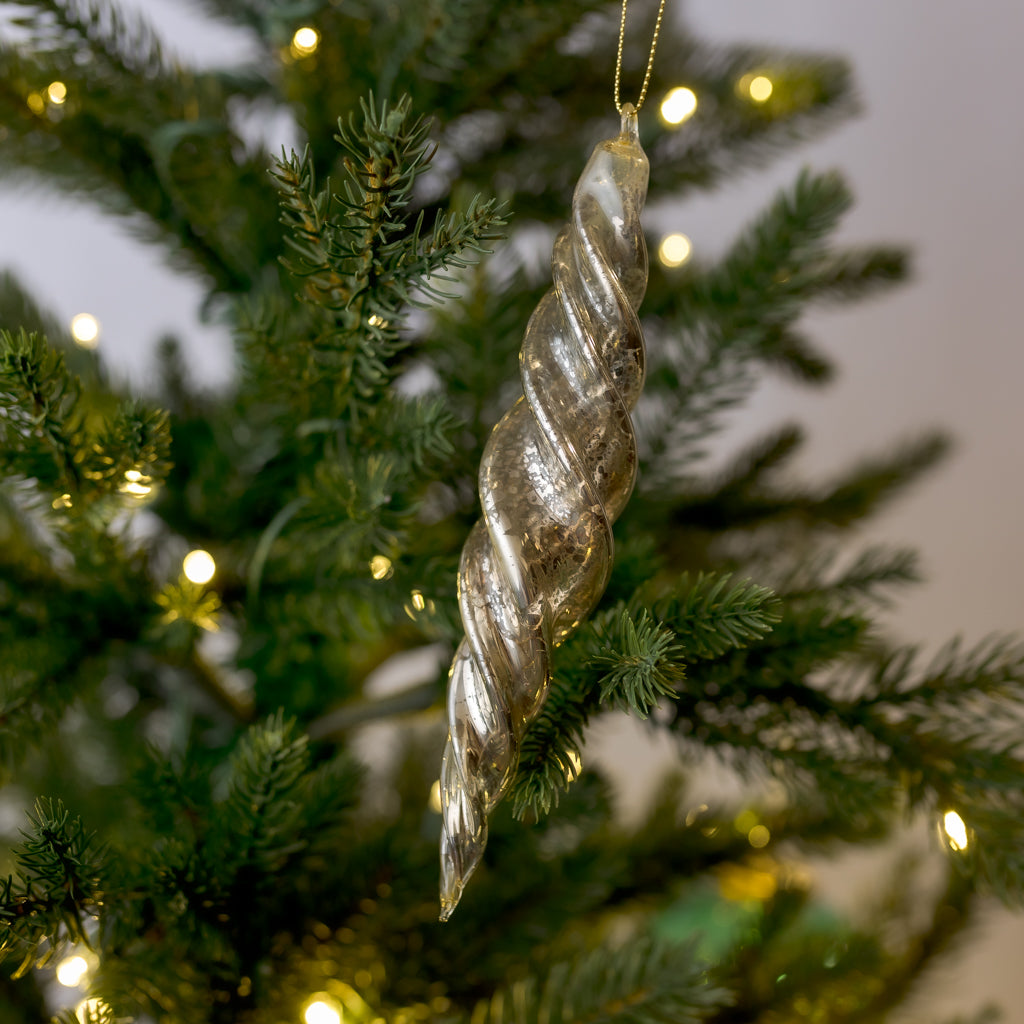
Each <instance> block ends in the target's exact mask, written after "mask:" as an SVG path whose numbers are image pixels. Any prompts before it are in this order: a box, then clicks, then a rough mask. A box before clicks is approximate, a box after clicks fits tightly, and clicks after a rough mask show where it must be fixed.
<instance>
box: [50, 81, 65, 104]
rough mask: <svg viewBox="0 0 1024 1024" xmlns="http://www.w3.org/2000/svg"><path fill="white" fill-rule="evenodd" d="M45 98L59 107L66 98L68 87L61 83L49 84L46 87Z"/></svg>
mask: <svg viewBox="0 0 1024 1024" xmlns="http://www.w3.org/2000/svg"><path fill="white" fill-rule="evenodd" d="M46 98H47V99H48V100H49V101H50V102H51V103H53V104H54V105H55V106H58V107H59V106H60V105H61V104H62V103H63V102H64V101H65V100H66V99H67V98H68V87H67V86H66V85H65V84H64V83H63V82H51V83H50V84H49V85H48V86H47V87H46Z"/></svg>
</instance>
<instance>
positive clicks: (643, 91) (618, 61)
mask: <svg viewBox="0 0 1024 1024" xmlns="http://www.w3.org/2000/svg"><path fill="white" fill-rule="evenodd" d="M628 3H629V0H622V21H621V22H619V52H618V55H617V56H616V58H615V109H616V110H617V111H618V112H619V113H620V114H621V113H622V101H621V100H620V99H619V83H620V82H621V80H622V44H623V42H624V41H625V38H626V5H627V4H628ZM664 14H665V0H661V2H660V3H659V4H658V20H657V21H656V22H655V23H654V36H653V38H652V39H651V52H650V54H649V55H648V57H647V70H646V71H645V72H644V84H643V86H641V88H640V99H638V100H637V101H636V108H635V109H636V110H639V109H640V108H641V107H642V106H643V105H644V100H645V99H646V98H647V86H648V85H650V84H651V68H653V67H654V51H655V50H656V49H657V48H658V36H659V35H661V19H662V17H663V16H664Z"/></svg>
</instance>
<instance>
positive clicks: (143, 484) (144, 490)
mask: <svg viewBox="0 0 1024 1024" xmlns="http://www.w3.org/2000/svg"><path fill="white" fill-rule="evenodd" d="M149 481H150V478H149V477H148V476H144V475H143V474H142V473H141V472H139V470H137V469H128V470H125V474H124V482H123V483H122V484H121V486H120V488H118V489H119V490H120V492H121V493H122V494H130V495H132V497H134V498H144V497H146V495H147V494H150V493H152V491H153V487H152V485H151V484H150V482H149Z"/></svg>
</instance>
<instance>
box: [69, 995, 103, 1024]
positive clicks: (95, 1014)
mask: <svg viewBox="0 0 1024 1024" xmlns="http://www.w3.org/2000/svg"><path fill="white" fill-rule="evenodd" d="M106 1009H107V1004H106V1003H105V1002H103V1000H102V999H83V1000H82V1001H81V1002H80V1003H79V1004H78V1005H77V1006H76V1007H75V1016H76V1017H77V1018H78V1019H79V1021H81V1024H89V1022H90V1021H92V1020H96V1019H97V1018H99V1016H100V1014H102V1013H104V1012H105V1011H106Z"/></svg>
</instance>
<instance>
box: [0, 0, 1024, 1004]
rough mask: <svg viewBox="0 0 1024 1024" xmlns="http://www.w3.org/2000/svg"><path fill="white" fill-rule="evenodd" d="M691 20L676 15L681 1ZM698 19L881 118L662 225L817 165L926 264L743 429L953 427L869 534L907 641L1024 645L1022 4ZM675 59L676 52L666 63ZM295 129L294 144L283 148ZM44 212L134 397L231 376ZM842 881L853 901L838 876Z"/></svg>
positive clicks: (192, 334) (224, 38) (41, 275)
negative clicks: (916, 561) (907, 572)
mask: <svg viewBox="0 0 1024 1024" xmlns="http://www.w3.org/2000/svg"><path fill="white" fill-rule="evenodd" d="M134 2H135V5H137V6H139V7H141V8H143V9H144V10H145V11H146V13H147V14H149V15H150V16H151V17H152V18H154V20H156V21H157V22H158V23H159V24H161V25H163V26H165V27H166V28H167V30H168V32H169V34H170V36H171V38H172V39H174V40H175V41H176V45H177V47H178V49H179V51H180V52H182V53H184V54H188V55H189V56H190V57H191V58H192V59H195V60H198V61H201V62H203V61H210V60H215V59H216V60H220V59H224V58H225V55H233V54H239V53H243V52H244V45H243V44H242V43H241V42H240V40H239V38H238V37H236V36H234V35H233V34H232V33H230V32H228V31H227V30H226V29H224V28H222V27H219V26H212V27H211V26H202V25H201V23H200V22H198V20H196V19H195V18H194V17H192V16H191V15H190V12H189V8H188V7H187V6H186V5H184V4H181V3H180V0H179V2H178V3H172V2H170V0H134ZM673 3H675V5H676V7H675V9H676V11H677V12H678V10H680V9H681V7H682V4H681V3H679V0H670V4H673ZM686 9H687V15H688V20H689V23H690V24H691V25H692V27H693V28H695V29H696V30H697V31H698V32H699V33H700V34H702V35H704V36H707V37H709V38H711V39H713V40H720V41H747V42H751V43H775V44H778V45H780V46H783V47H788V48H793V49H798V48H806V49H809V50H819V51H829V52H835V53H841V54H844V55H846V56H847V57H849V58H850V59H851V60H852V62H853V65H854V68H855V70H856V72H857V77H858V81H859V83H860V87H861V92H862V97H863V100H864V106H865V111H866V113H865V116H864V117H863V118H862V119H860V120H859V121H857V122H855V123H853V124H850V125H847V126H845V127H843V128H842V129H841V130H839V131H838V132H836V133H834V134H833V135H832V136H830V137H828V138H827V139H825V140H824V141H822V142H819V143H816V144H814V145H811V146H808V147H805V148H804V149H802V150H801V151H799V152H798V153H797V154H796V155H794V156H791V157H789V158H787V159H786V160H785V161H783V162H782V163H779V164H776V165H773V167H772V168H771V170H770V171H769V172H767V173H756V174H750V175H749V176H748V177H747V178H745V179H743V180H741V181H739V182H737V183H734V184H733V185H731V186H730V187H728V188H727V189H726V190H724V191H723V193H722V194H721V195H718V196H714V197H710V198H707V199H700V200H696V201H694V202H692V203H689V204H687V205H685V206H684V207H682V208H680V209H679V210H678V211H676V212H674V213H673V214H672V221H673V222H672V223H671V224H665V225H664V227H665V228H666V229H669V228H672V229H675V230H682V231H685V232H686V233H687V234H689V235H690V236H691V237H692V238H693V240H694V242H695V244H696V246H697V248H698V249H704V250H718V249H720V248H721V247H722V246H723V245H724V244H725V242H726V241H727V240H728V239H729V238H730V237H731V236H732V235H733V233H734V232H735V230H736V229H737V228H738V226H739V225H740V224H741V223H742V222H743V221H744V220H745V219H746V218H747V216H749V215H750V214H751V213H752V212H753V211H755V210H756V209H758V208H759V207H760V206H761V205H763V203H764V201H765V200H766V199H767V198H768V197H769V195H770V194H771V193H772V192H773V191H774V189H775V188H777V187H778V186H780V185H782V184H784V183H787V182H789V181H791V180H792V178H793V176H794V175H795V173H796V170H797V168H798V167H799V166H801V165H802V164H804V163H809V164H811V165H813V166H815V167H819V168H823V167H833V166H834V167H839V168H841V169H842V170H843V172H844V173H845V174H846V176H847V178H848V179H849V180H850V181H851V183H852V185H853V188H854V191H855V193H856V195H857V197H858V204H857V206H856V208H855V209H854V211H853V212H852V214H851V215H850V216H849V217H848V218H847V220H846V222H845V227H844V231H843V237H844V238H845V239H846V240H848V241H851V242H858V241H862V242H867V241H881V240H888V241H897V242H904V243H909V244H910V245H912V246H913V247H914V249H915V250H916V253H917V268H918V273H917V279H916V281H915V283H913V284H912V285H910V286H909V287H906V288H904V289H903V290H901V291H899V292H897V293H894V294H893V295H891V296H889V297H886V298H885V299H883V300H879V301H876V302H874V303H871V304H867V305H863V306H860V307H851V308H848V309H844V310H842V311H839V312H836V313H832V314H821V315H817V316H816V317H815V318H814V321H813V328H814V331H815V333H816V335H817V337H818V338H819V339H820V340H821V341H823V343H824V344H825V346H826V347H827V349H828V351H829V352H831V353H832V354H833V355H834V356H835V357H836V359H837V361H838V362H839V364H840V366H841V367H842V377H841V380H840V382H839V384H838V385H837V386H835V387H833V388H831V389H829V390H827V391H826V392H824V393H821V394H817V395H808V394H807V393H805V392H800V391H797V390H795V389H787V388H786V387H784V386H782V385H773V386H770V387H767V388H765V389H763V391H762V392H761V393H760V394H759V395H758V397H757V399H756V401H755V402H754V403H753V405H752V407H750V408H749V409H747V410H746V411H745V412H744V414H743V416H744V421H743V424H742V428H743V430H744V431H747V432H753V430H754V429H755V427H756V426H758V425H765V424H769V423H774V422H777V421H778V420H781V419H789V418H798V419H800V420H802V421H803V422H804V423H805V424H806V425H807V426H808V428H809V432H810V435H811V438H812V442H811V444H810V446H809V450H808V453H807V455H806V457H805V459H804V462H803V468H804V469H805V470H806V471H807V473H808V474H814V475H816V476H820V475H821V474H822V473H826V472H828V471H831V470H832V469H834V468H836V467H838V466H839V465H840V464H842V463H843V462H844V461H845V460H847V459H849V458H852V457H855V456H856V455H857V454H859V453H861V452H863V451H866V450H872V449H877V448H878V447H879V446H884V444H885V443H886V442H887V441H889V440H891V439H892V438H894V437H897V436H905V435H907V434H908V433H912V432H914V431H915V429H917V428H919V427H922V426H927V425H934V424H939V425H942V426H944V427H946V428H947V429H948V430H950V431H951V432H952V433H953V434H954V435H955V436H956V437H957V438H958V440H959V447H958V450H957V453H956V457H955V459H954V460H953V461H952V462H951V463H950V464H949V465H948V466H947V467H946V468H945V469H944V470H943V471H941V472H940V473H938V474H936V475H935V477H934V478H933V479H931V480H929V481H927V482H926V483H925V484H923V485H922V486H920V487H919V489H918V490H917V491H915V492H914V493H913V495H912V496H911V497H909V498H908V499H907V500H905V501H903V502H902V503H901V504H900V505H899V507H898V508H897V509H895V510H894V511H892V512H891V513H889V514H888V515H887V516H886V517H885V519H884V520H883V521H882V522H881V523H879V524H878V525H877V526H876V527H873V529H872V538H879V537H884V538H885V539H886V540H889V541H891V542H893V543H911V544H915V545H917V546H918V547H919V548H920V549H921V550H922V552H923V555H924V559H925V564H926V568H927V571H928V576H929V579H930V583H929V585H928V586H927V587H925V588H922V589H919V590H918V591H916V592H913V593H911V594H909V595H908V597H907V599H906V600H905V601H904V602H903V604H902V606H901V607H900V609H899V610H898V611H897V612H896V613H895V615H894V618H893V623H894V626H895V627H896V628H897V629H898V630H899V631H900V632H901V633H902V634H903V635H904V636H905V637H906V638H908V639H911V640H917V641H921V642H922V643H924V644H926V645H934V644H935V643H937V642H939V641H941V640H942V639H944V638H946V637H948V636H950V635H951V634H953V633H956V632H962V633H963V634H964V635H965V636H966V638H967V639H969V640H974V639H978V638H979V637H981V636H982V635H983V634H985V633H987V632H989V631H992V630H1013V629H1019V628H1020V627H1021V626H1022V624H1024V615H1022V607H1021V600H1020V597H1019V589H1020V580H1021V577H1022V576H1024V544H1022V543H1021V540H1020V527H1021V522H1020V520H1021V511H1022V509H1024V475H1022V473H1021V455H1020V438H1019V433H1020V424H1021V422H1022V417H1021V413H1020V396H1019V393H1020V388H1021V380H1022V376H1024V372H1022V371H1024V352H1022V346H1021V343H1020V341H1021V339H1020V330H1019V322H1020V315H1019V312H1018V307H1019V305H1020V288H1021V283H1020V279H1021V271H1022V260H1021V255H1020V247H1021V239H1022V237H1024V203H1022V202H1021V200H1020V198H1019V192H1020V187H1021V179H1022V167H1024V128H1022V119H1021V114H1020V99H1021V93H1022V91H1024V76H1022V74H1021V71H1020V66H1021V61H1020V50H1021V40H1022V39H1024V4H1019V3H1016V2H1015V0H979V2H977V3H974V4H970V5H968V4H964V3H960V2H957V0H930V2H925V0H864V2H861V3H857V4H853V3H847V2H842V3H841V2H838V0H833V2H829V0H773V2H771V3H754V2H752V0H691V2H689V3H687V4H686ZM670 60H671V55H670V53H668V52H667V51H665V52H662V53H661V54H660V55H659V61H670ZM272 130H274V129H272ZM276 131H277V132H278V136H277V138H276V139H275V141H277V142H280V141H284V139H283V138H282V137H281V129H280V128H278V129H276ZM652 185H653V187H654V188H656V187H657V183H656V182H655V183H652ZM30 199H31V200H32V201H30ZM40 199H41V196H39V195H35V196H31V197H30V196H29V195H27V194H25V193H22V194H18V195H12V194H10V192H9V191H8V192H5V193H2V194H0V266H2V265H12V264H13V265H15V266H16V267H17V268H18V269H19V270H20V271H21V272H22V274H23V276H24V278H25V279H26V280H27V281H28V282H29V283H30V284H31V285H32V286H33V287H34V288H35V289H36V290H37V292H38V294H40V295H42V296H45V297H46V298H47V299H48V300H49V301H51V303H52V305H53V306H54V308H55V309H56V310H57V311H58V312H60V313H61V314H62V315H63V316H65V317H66V318H70V317H71V315H72V314H74V313H76V312H79V311H82V310H88V311H90V312H93V313H94V314H96V315H97V316H98V317H99V318H100V320H101V321H102V323H103V329H104V334H103V341H102V345H103V351H104V354H105V356H106V358H107V359H108V361H109V363H110V364H111V365H112V366H113V367H115V368H117V370H118V371H119V372H121V373H123V374H125V375H127V376H129V377H131V378H132V379H134V380H137V381H143V380H145V378H146V376H147V367H148V365H149V359H150V351H151V346H152V343H153V341H154V339H155V337H156V336H157V335H158V333H160V332H161V331H164V330H174V331H176V332H178V333H179V334H181V335H182V336H183V337H184V338H185V339H186V341H187V342H188V346H189V351H190V353H191V354H192V357H193V359H194V360H195V363H194V366H195V371H196V374H197V376H198V377H201V378H202V377H207V378H209V379H211V380H216V379H222V378H223V376H224V375H225V374H226V373H227V372H228V370H229V366H230V353H229V349H228V346H227V343H226V341H225V339H224V338H222V337H221V336H220V335H219V333H218V332H217V331H216V330H215V329H213V328H210V327H203V326H201V325H199V324H198V321H197V318H196V311H197V306H198V299H199V294H200V292H199V289H198V287H196V286H193V285H191V284H190V283H189V282H187V281H182V280H181V279H180V278H175V277H173V276H171V275H170V274H168V273H167V272H166V271H164V270H163V269H162V267H161V264H160V260H159V257H158V255H157V254H156V253H155V252H154V251H152V250H149V249H145V248H142V247H140V246H139V245H137V244H136V243H135V242H133V241H132V240H131V238H130V237H129V236H128V235H127V234H126V233H125V232H124V231H123V230H122V228H121V227H120V226H119V225H118V224H117V223H114V222H111V221H108V220H104V219H103V218H101V217H99V216H97V215H95V214H93V213H92V212H91V211H89V210H88V209H85V208H81V207H79V206H77V205H74V204H72V203H71V202H62V201H53V200H52V199H51V198H49V197H48V198H47V199H46V201H45V202H41V201H40ZM663 753H664V752H656V755H657V756H656V755H652V757H651V761H652V764H653V763H655V762H656V761H657V760H658V758H659V757H660V756H661V755H663ZM847 870H848V871H849V872H850V877H849V879H848V880H847V885H846V887H845V892H839V894H838V895H837V896H836V899H837V901H839V902H841V903H844V904H846V905H850V906H855V905H856V903H857V901H858V899H859V893H860V892H861V890H862V889H865V890H866V887H867V886H868V885H869V883H870V882H871V881H872V880H873V875H874V874H875V872H876V871H877V870H878V865H877V864H876V862H875V861H873V860H867V861H864V862H863V863H861V864H859V865H854V866H851V867H849V868H844V869H843V871H847ZM826 882H828V883H829V884H830V886H834V885H835V882H836V878H835V872H832V874H831V875H830V876H829V877H827V878H826ZM1022 960H1024V920H1021V919H1017V920H1013V919H1010V918H1009V917H1008V916H1007V915H1005V914H1002V913H996V912H993V914H992V915H991V919H990V920H989V921H987V922H986V927H985V929H984V930H983V931H982V933H980V935H979V938H978V939H977V940H976V941H975V943H974V944H973V946H972V947H971V949H970V950H969V951H968V953H967V954H966V955H964V956H962V957H960V958H959V962H958V963H957V965H956V967H955V969H954V970H943V971H942V972H941V975H940V976H937V977H934V978H933V979H930V981H929V985H928V986H927V987H928V990H929V991H928V998H927V1003H926V1004H925V1003H921V1004H919V1006H918V1007H917V1008H916V1010H917V1012H913V1013H911V1014H909V1015H908V1018H907V1019H908V1020H909V1019H913V1020H921V1021H924V1020H943V1019H945V1018H946V1017H947V1016H951V1015H952V1014H953V1013H954V1012H955V1011H964V1010H968V1009H970V1008H973V1007H975V1006H977V1005H978V1004H979V1002H981V1001H983V1000H984V999H986V998H988V997H993V998H997V999H998V1000H999V1001H1000V1002H1002V1003H1003V1005H1004V1006H1005V1007H1006V1009H1007V1017H1006V1020H1007V1021H1008V1022H1009V1024H1024V1005H1022V999H1021V997H1022V995H1024V972H1022V971H1021V968H1020V965H1021V962H1022Z"/></svg>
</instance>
